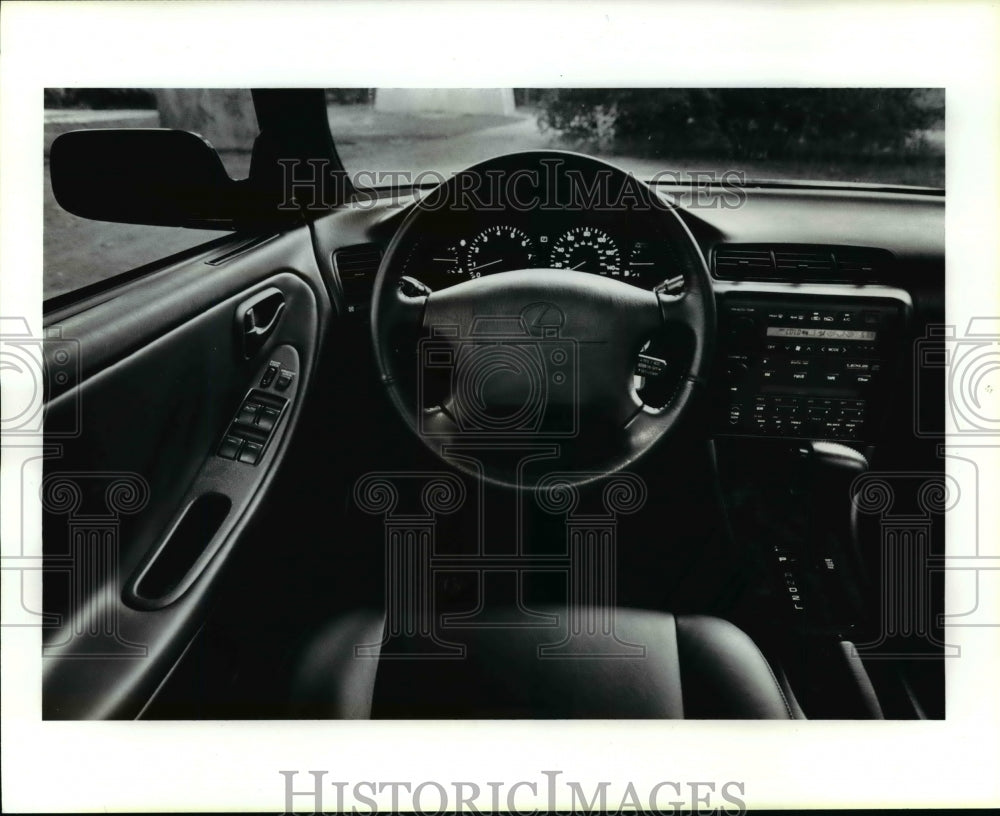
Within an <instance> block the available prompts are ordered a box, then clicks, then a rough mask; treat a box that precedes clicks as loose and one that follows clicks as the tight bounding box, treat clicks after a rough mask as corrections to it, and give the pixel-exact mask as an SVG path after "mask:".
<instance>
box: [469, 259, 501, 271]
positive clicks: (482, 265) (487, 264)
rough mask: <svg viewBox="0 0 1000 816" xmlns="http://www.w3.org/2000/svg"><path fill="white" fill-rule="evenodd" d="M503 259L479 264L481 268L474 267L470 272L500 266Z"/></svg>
mask: <svg viewBox="0 0 1000 816" xmlns="http://www.w3.org/2000/svg"><path fill="white" fill-rule="evenodd" d="M502 260H503V258H497V259H496V260H495V261H490V262H489V263H484V264H479V266H474V267H472V269H470V270H469V271H470V272H475V271H476V270H477V269H485V268H486V267H487V266H493V264H498V263H500V261H502Z"/></svg>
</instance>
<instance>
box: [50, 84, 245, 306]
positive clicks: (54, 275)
mask: <svg viewBox="0 0 1000 816" xmlns="http://www.w3.org/2000/svg"><path fill="white" fill-rule="evenodd" d="M161 127H162V128H175V129H178V130H190V131H193V132H195V133H198V134H200V135H202V136H204V137H205V138H206V139H207V140H208V141H209V142H211V143H212V145H213V146H214V147H215V149H216V150H217V151H218V152H219V155H220V157H221V158H222V163H223V165H224V166H225V168H226V171H227V172H228V173H229V175H230V176H232V177H233V178H245V177H246V176H247V174H248V172H249V169H250V152H251V150H252V148H253V142H254V138H255V137H256V136H257V119H256V116H255V115H254V109H253V100H252V99H251V96H250V91H249V90H215V89H191V88H184V89H170V88H158V89H133V88H47V89H46V90H45V195H44V231H43V258H44V274H43V297H44V298H45V299H46V300H47V299H49V298H51V297H55V296H57V295H63V294H66V293H68V292H72V291H74V290H76V289H79V288H80V287H82V286H87V285H89V284H92V283H96V282H98V281H100V280H104V279H106V278H110V277H113V276H115V275H118V274H120V273H122V272H126V271H128V270H130V269H134V268H136V267H138V266H142V265H144V264H148V263H152V262H153V261H157V260H159V259H161V258H165V257H167V256H169V255H173V254H175V253H177V252H181V251H183V250H185V249H190V248H191V247H195V246H198V245H199V244H203V243H206V242H207V241H211V240H212V239H214V238H217V237H219V236H221V235H225V234H226V233H225V232H215V231H210V230H197V229H185V228H181V227H149V226H143V225H141V224H116V223H110V222H105V221H91V220H88V219H85V218H78V217H77V216H75V215H71V214H70V213H68V212H66V211H65V210H64V209H62V207H60V206H59V204H58V203H57V202H56V199H55V196H54V195H53V193H52V179H51V176H50V168H49V151H50V149H51V147H52V142H53V141H54V140H55V138H56V137H57V136H58V135H59V134H61V133H65V132H67V131H70V130H81V129H84V128H161ZM150 160H153V157H150Z"/></svg>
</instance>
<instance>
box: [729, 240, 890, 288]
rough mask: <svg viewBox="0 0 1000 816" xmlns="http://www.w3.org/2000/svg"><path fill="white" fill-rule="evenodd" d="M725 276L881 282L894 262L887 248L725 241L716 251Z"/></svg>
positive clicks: (788, 279) (764, 279)
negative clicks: (734, 242)
mask: <svg viewBox="0 0 1000 816" xmlns="http://www.w3.org/2000/svg"><path fill="white" fill-rule="evenodd" d="M714 260H715V265H714V269H715V276H716V277H717V278H722V279H724V280H757V281H786V282H787V281H792V282H802V283H854V284H857V283H878V282H881V281H883V280H884V279H885V278H886V276H887V274H888V272H889V270H890V268H891V265H892V261H893V255H892V253H891V252H888V251H886V250H884V249H870V248H868V247H848V246H823V245H812V244H723V245H721V246H719V247H718V248H716V250H715V253H714Z"/></svg>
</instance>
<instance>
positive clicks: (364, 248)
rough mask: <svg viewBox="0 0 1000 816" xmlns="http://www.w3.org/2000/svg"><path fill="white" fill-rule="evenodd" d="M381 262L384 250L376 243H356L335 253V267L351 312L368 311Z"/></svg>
mask: <svg viewBox="0 0 1000 816" xmlns="http://www.w3.org/2000/svg"><path fill="white" fill-rule="evenodd" d="M381 262H382V251H381V250H380V249H379V248H378V247H377V246H375V244H356V245H355V246H349V247H344V248H343V249H338V250H337V251H336V252H334V253H333V268H334V271H335V272H336V273H337V277H338V278H339V279H340V288H341V289H342V290H343V292H344V300H345V301H346V304H347V311H348V313H349V314H356V313H365V312H366V311H367V307H368V305H369V303H371V298H372V285H373V284H374V283H375V275H376V274H378V267H379V264H380V263H381Z"/></svg>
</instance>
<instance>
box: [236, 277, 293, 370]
mask: <svg viewBox="0 0 1000 816" xmlns="http://www.w3.org/2000/svg"><path fill="white" fill-rule="evenodd" d="M284 312H285V296H284V295H283V294H282V292H281V290H280V289H276V288H274V287H271V288H270V289H265V290H264V291H263V292H259V293H257V294H256V295H254V296H253V297H252V298H250V299H249V300H245V301H243V303H241V304H240V305H239V306H238V307H237V308H236V331H237V333H238V334H239V336H240V343H241V345H242V348H243V357H244V358H245V359H247V360H249V359H250V358H251V357H253V356H254V355H255V354H256V353H257V352H258V351H260V350H261V348H263V346H264V343H265V341H266V340H267V338H268V337H270V336H271V335H272V334H273V333H274V330H275V329H276V328H277V327H278V323H280V322H281V316H282V315H283V314H284Z"/></svg>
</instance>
